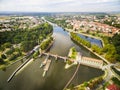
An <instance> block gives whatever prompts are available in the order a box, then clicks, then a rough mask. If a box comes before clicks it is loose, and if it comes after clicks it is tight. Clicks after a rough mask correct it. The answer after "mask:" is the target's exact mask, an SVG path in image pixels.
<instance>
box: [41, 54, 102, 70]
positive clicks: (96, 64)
mask: <svg viewBox="0 0 120 90" xmlns="http://www.w3.org/2000/svg"><path fill="white" fill-rule="evenodd" d="M42 54H44V55H49V56H51V57H55V60H57V59H58V58H60V59H62V60H64V62H66V61H67V60H70V61H72V62H76V63H80V64H82V65H85V66H89V67H93V68H98V69H102V68H103V61H102V60H99V59H94V58H90V57H85V56H82V55H81V53H79V52H78V55H77V57H76V59H71V58H68V57H66V56H60V55H57V54H56V55H55V54H52V53H42Z"/></svg>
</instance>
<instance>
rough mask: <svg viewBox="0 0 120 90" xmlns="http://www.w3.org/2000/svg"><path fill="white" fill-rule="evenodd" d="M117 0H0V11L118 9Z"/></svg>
mask: <svg viewBox="0 0 120 90" xmlns="http://www.w3.org/2000/svg"><path fill="white" fill-rule="evenodd" d="M119 8H120V3H119V0H0V11H31V12H33V11H35V12H59V11H60V12H64V11H65V12H70V11H71V12H73V11H74V12H80V11H85V12H86V11H102V12H103V11H118V10H119Z"/></svg>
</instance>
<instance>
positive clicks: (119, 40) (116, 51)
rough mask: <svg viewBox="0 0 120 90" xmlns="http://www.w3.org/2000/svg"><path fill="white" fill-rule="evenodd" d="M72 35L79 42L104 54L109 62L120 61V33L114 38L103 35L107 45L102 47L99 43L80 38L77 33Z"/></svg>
mask: <svg viewBox="0 0 120 90" xmlns="http://www.w3.org/2000/svg"><path fill="white" fill-rule="evenodd" d="M71 37H72V39H73V40H75V41H76V42H77V43H78V44H83V45H85V46H87V47H88V48H91V49H92V51H93V52H96V53H98V54H99V55H104V56H105V58H106V59H107V60H108V61H109V62H116V61H120V46H119V45H120V35H119V34H116V35H114V36H113V37H112V38H108V37H103V41H104V42H105V46H104V47H103V48H100V47H99V46H97V45H92V44H91V43H90V42H88V41H86V40H84V39H82V38H80V37H79V36H77V34H75V33H71Z"/></svg>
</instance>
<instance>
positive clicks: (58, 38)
mask: <svg viewBox="0 0 120 90" xmlns="http://www.w3.org/2000/svg"><path fill="white" fill-rule="evenodd" d="M53 36H54V37H55V42H54V44H53V46H52V47H51V49H50V50H49V52H50V53H53V54H58V55H61V56H66V55H67V54H68V51H69V49H70V48H71V47H72V46H74V47H76V49H77V51H79V52H82V54H83V55H84V56H88V57H93V58H98V57H96V56H95V55H94V54H92V53H91V52H89V51H88V50H86V49H85V48H83V47H82V46H78V45H77V44H76V43H75V42H73V41H72V40H71V39H70V37H69V35H68V32H66V31H64V30H63V29H62V28H61V27H59V26H56V27H54V32H53ZM44 59H45V56H42V57H41V58H38V59H36V60H35V61H32V63H30V64H29V65H28V66H27V67H25V68H24V69H23V70H22V71H21V72H19V73H18V74H17V75H16V76H15V77H14V78H13V79H12V80H11V82H9V83H7V82H6V80H7V79H8V77H9V76H10V75H11V74H12V72H13V71H14V70H15V69H16V68H17V67H18V66H19V65H20V64H22V63H21V62H18V63H16V64H14V65H12V66H10V67H9V68H7V70H6V71H2V70H1V71H0V90H62V89H63V88H64V86H65V85H66V83H67V82H68V81H69V79H70V78H71V77H72V75H73V73H74V71H75V69H76V66H73V67H71V68H69V69H67V70H66V69H64V66H65V63H64V61H63V60H61V59H59V60H58V61H55V59H54V58H52V57H50V59H51V60H52V63H51V66H50V68H49V71H48V72H47V74H46V76H45V77H42V74H43V69H42V68H39V66H40V63H41V62H42V61H43V60H44ZM102 74H103V71H101V70H99V69H95V68H91V67H87V66H83V65H81V66H80V68H79V71H78V73H77V75H76V76H75V78H74V80H73V81H72V83H71V85H72V84H74V85H78V84H80V83H83V82H84V81H88V80H90V79H92V78H94V77H97V76H100V75H102Z"/></svg>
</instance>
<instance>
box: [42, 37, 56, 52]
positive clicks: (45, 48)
mask: <svg viewBox="0 0 120 90" xmlns="http://www.w3.org/2000/svg"><path fill="white" fill-rule="evenodd" d="M54 41H55V38H53V37H48V38H47V39H45V40H44V41H43V42H42V43H41V44H40V50H41V53H42V52H46V51H48V50H49V49H50V47H51V46H52V45H53V43H54Z"/></svg>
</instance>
